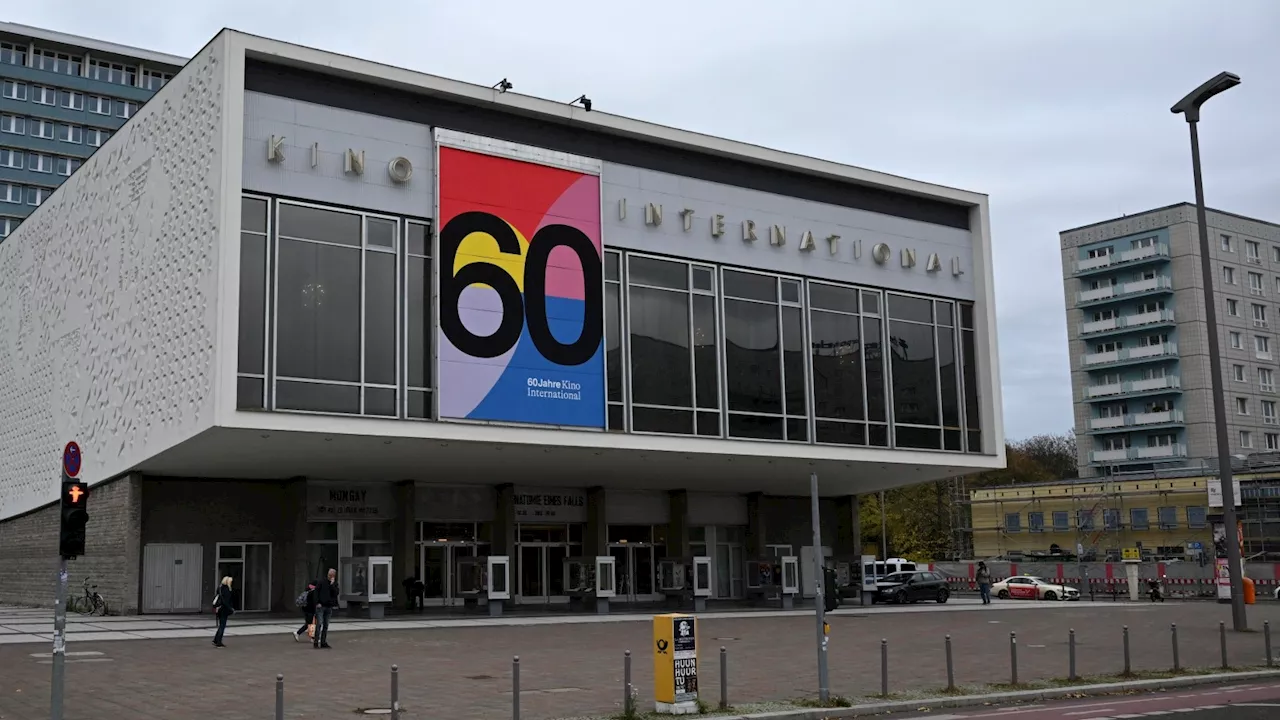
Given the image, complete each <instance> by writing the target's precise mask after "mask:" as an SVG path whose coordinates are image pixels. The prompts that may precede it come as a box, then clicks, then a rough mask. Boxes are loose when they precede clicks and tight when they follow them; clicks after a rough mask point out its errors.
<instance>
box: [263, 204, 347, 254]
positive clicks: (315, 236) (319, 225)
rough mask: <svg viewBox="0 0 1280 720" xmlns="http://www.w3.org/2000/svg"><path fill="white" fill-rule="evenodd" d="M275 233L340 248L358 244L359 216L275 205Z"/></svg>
mask: <svg viewBox="0 0 1280 720" xmlns="http://www.w3.org/2000/svg"><path fill="white" fill-rule="evenodd" d="M277 207H278V208H279V213H280V215H279V228H278V231H279V234H280V235H285V236H288V237H293V238H306V239H308V240H320V241H322V242H331V243H340V244H342V245H355V246H359V245H360V216H359V215H353V214H351V213H344V212H337V211H334V210H321V209H320V208H313V207H302V206H300V205H290V204H289V203H283V202H282V203H279V204H278V205H277Z"/></svg>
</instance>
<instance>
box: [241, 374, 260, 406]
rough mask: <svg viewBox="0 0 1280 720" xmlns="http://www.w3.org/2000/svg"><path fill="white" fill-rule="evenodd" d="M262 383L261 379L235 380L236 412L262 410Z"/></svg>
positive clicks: (242, 378)
mask: <svg viewBox="0 0 1280 720" xmlns="http://www.w3.org/2000/svg"><path fill="white" fill-rule="evenodd" d="M262 383H263V380H262V379H261V378H251V377H238V378H236V409H237V410H261V409H262Z"/></svg>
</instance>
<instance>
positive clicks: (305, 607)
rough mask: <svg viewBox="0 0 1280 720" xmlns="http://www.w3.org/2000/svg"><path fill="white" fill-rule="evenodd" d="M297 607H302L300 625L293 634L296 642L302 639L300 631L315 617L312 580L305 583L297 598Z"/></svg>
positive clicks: (314, 596)
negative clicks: (304, 587)
mask: <svg viewBox="0 0 1280 720" xmlns="http://www.w3.org/2000/svg"><path fill="white" fill-rule="evenodd" d="M296 602H297V605H298V607H300V608H302V627H300V628H298V631H297V632H295V633H294V634H293V641H294V642H298V641H299V640H301V639H302V633H304V632H306V631H307V628H309V627H311V623H313V622H315V619H316V584H315V583H314V582H310V583H307V589H306V590H305V591H303V593H302V594H301V595H299V596H298V599H297V601H296Z"/></svg>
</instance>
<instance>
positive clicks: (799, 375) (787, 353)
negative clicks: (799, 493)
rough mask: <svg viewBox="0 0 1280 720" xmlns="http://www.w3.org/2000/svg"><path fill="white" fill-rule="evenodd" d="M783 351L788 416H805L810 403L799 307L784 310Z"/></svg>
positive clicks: (802, 327)
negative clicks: (806, 389)
mask: <svg viewBox="0 0 1280 720" xmlns="http://www.w3.org/2000/svg"><path fill="white" fill-rule="evenodd" d="M782 349H783V352H782V362H783V370H784V371H785V372H784V373H783V380H784V381H785V382H786V386H787V392H786V404H787V407H786V412H787V414H788V415H804V414H806V412H807V408H808V405H809V403H808V401H807V399H806V398H805V377H804V326H803V323H802V322H801V315H800V308H798V307H784V308H782ZM793 439H794V438H793Z"/></svg>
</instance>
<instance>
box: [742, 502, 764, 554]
mask: <svg viewBox="0 0 1280 720" xmlns="http://www.w3.org/2000/svg"><path fill="white" fill-rule="evenodd" d="M763 504H764V493H760V492H753V493H749V494H748V495H747V538H746V543H745V545H746V547H745V548H743V549H744V550H745V551H746V553H747V557H748V558H758V557H764V556H765V545H767V544H768V531H767V530H766V529H765V528H766V522H765V518H764V512H763V509H762V507H761V506H762V505H763Z"/></svg>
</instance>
